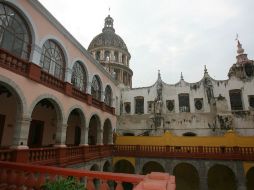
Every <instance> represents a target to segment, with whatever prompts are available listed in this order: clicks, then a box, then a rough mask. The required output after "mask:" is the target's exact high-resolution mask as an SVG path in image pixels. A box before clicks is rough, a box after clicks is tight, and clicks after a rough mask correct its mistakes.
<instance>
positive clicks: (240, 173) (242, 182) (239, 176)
mask: <svg viewBox="0 0 254 190" xmlns="http://www.w3.org/2000/svg"><path fill="white" fill-rule="evenodd" d="M235 163H236V176H235V177H236V182H237V189H238V190H245V189H246V179H245V176H246V175H245V174H244V168H243V163H242V161H235Z"/></svg>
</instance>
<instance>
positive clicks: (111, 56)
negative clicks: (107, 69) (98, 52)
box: [109, 50, 116, 61]
mask: <svg viewBox="0 0 254 190" xmlns="http://www.w3.org/2000/svg"><path fill="white" fill-rule="evenodd" d="M109 60H110V61H115V60H116V59H115V55H114V51H113V50H111V51H110V58H109Z"/></svg>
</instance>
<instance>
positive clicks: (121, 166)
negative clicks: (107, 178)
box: [114, 160, 135, 190]
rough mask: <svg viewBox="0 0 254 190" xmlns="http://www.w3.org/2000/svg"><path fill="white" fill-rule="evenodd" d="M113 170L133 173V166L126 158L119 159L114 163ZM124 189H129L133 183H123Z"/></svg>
mask: <svg viewBox="0 0 254 190" xmlns="http://www.w3.org/2000/svg"><path fill="white" fill-rule="evenodd" d="M114 172H116V173H128V174H134V173H135V168H134V166H133V165H132V163H130V162H129V161H128V160H119V161H118V162H116V163H115V165H114ZM123 188H124V190H131V189H132V188H133V185H132V184H131V183H123Z"/></svg>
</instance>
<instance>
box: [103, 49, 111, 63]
mask: <svg viewBox="0 0 254 190" xmlns="http://www.w3.org/2000/svg"><path fill="white" fill-rule="evenodd" d="M104 59H105V61H109V59H110V53H109V51H105V53H104Z"/></svg>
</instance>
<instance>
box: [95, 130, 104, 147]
mask: <svg viewBox="0 0 254 190" xmlns="http://www.w3.org/2000/svg"><path fill="white" fill-rule="evenodd" d="M102 139H103V130H102V129H101V128H100V129H98V131H97V143H96V144H97V145H103V141H102Z"/></svg>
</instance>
